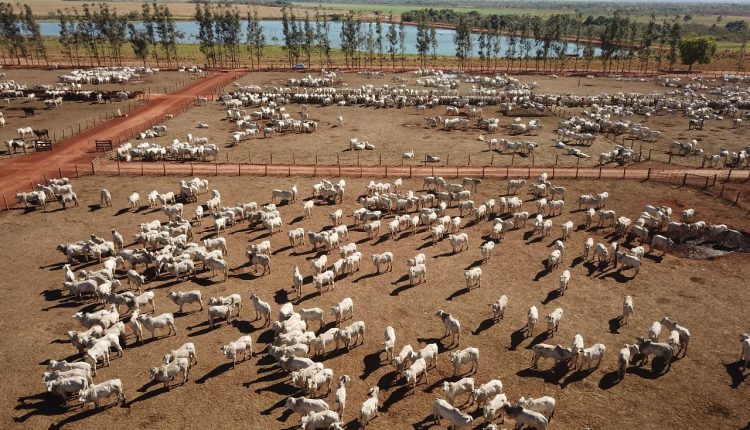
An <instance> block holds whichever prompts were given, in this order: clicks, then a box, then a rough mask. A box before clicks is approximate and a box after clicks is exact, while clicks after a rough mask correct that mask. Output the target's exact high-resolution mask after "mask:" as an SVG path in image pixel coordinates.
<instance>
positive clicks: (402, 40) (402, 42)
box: [398, 21, 406, 69]
mask: <svg viewBox="0 0 750 430" xmlns="http://www.w3.org/2000/svg"><path fill="white" fill-rule="evenodd" d="M398 50H399V53H400V58H401V68H402V69H403V68H404V60H405V59H406V27H405V26H404V22H403V21H401V22H399V23H398Z"/></svg>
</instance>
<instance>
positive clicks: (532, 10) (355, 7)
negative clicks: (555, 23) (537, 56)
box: [294, 1, 749, 26]
mask: <svg viewBox="0 0 750 430" xmlns="http://www.w3.org/2000/svg"><path fill="white" fill-rule="evenodd" d="M294 4H295V5H298V6H300V7H309V8H314V7H318V6H320V3H315V2H307V1H299V2H294ZM628 6H633V5H628V4H623V7H628ZM322 7H323V8H324V9H331V10H335V11H341V12H342V13H345V12H347V11H350V10H351V11H355V12H360V13H373V12H376V11H377V12H381V13H384V14H389V13H393V14H394V15H400V14H401V13H403V12H406V11H409V10H414V9H422V8H424V7H425V6H419V5H392V4H357V3H325V4H323V5H322ZM450 9H453V10H456V11H459V12H470V11H476V12H479V13H480V14H482V15H489V14H518V15H536V16H540V17H542V18H546V17H548V16H550V15H553V14H556V13H575V12H574V11H572V10H567V9H565V10H561V9H551V8H541V7H528V8H517V7H504V8H503V7H488V8H481V7H480V8H473V7H451V8H450ZM580 12H581V13H582V14H583V16H588V15H593V16H597V15H610V14H611V12H612V11H609V10H602V9H597V8H596V7H594V6H583V7H582V8H581V9H580ZM633 16H634V17H635V18H636V19H637V20H638V21H639V22H647V21H648V20H649V18H650V12H645V11H644V13H642V14H636V15H633ZM672 17H673V15H671V14H666V13H664V12H662V13H661V14H657V15H656V19H657V21H661V20H662V19H667V20H670V19H672ZM717 17H718V15H693V16H692V21H691V22H692V23H695V24H702V25H707V26H710V25H712V24H714V23H716V19H717ZM742 19H745V20H748V19H749V18H748V17H743V16H730V15H724V16H722V21H721V22H720V23H718V25H720V26H721V25H723V24H724V23H726V22H728V21H734V20H742Z"/></svg>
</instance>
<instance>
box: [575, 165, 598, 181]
mask: <svg viewBox="0 0 750 430" xmlns="http://www.w3.org/2000/svg"><path fill="white" fill-rule="evenodd" d="M577 169H578V167H577V166H576V170H577ZM601 178H602V168H601V167H599V177H598V178H597V179H601Z"/></svg>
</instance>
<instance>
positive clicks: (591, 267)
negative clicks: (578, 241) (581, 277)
mask: <svg viewBox="0 0 750 430" xmlns="http://www.w3.org/2000/svg"><path fill="white" fill-rule="evenodd" d="M583 267H585V268H586V270H588V273H587V274H586V275H587V276H588V277H591V276H592V275H593V274H594V273H596V271H597V270H599V267H601V265H600V264H597V263H595V262H594V260H589V261H586V262H584V263H583Z"/></svg>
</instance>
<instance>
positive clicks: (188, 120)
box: [149, 73, 744, 167]
mask: <svg viewBox="0 0 750 430" xmlns="http://www.w3.org/2000/svg"><path fill="white" fill-rule="evenodd" d="M290 76H294V75H292V74H289V73H249V74H247V75H245V76H244V77H243V78H242V79H240V80H239V82H240V83H241V84H243V85H244V84H257V85H270V86H280V85H283V84H285V83H286V79H287V78H288V77H290ZM392 76H393V75H390V74H389V75H386V77H385V78H384V79H374V78H365V77H361V76H358V75H356V74H353V73H347V74H345V75H344V79H343V81H344V83H345V84H347V85H348V86H349V87H358V86H360V85H365V84H375V85H381V84H389V85H394V84H392V83H391V77H392ZM408 78H409V81H408V82H407V86H410V87H414V85H415V80H416V78H415V77H414V76H413V75H408ZM519 79H520V80H521V81H522V82H525V83H528V82H532V81H536V82H537V83H538V84H539V88H538V89H537V90H536V91H537V92H538V93H554V94H564V93H571V94H575V95H589V94H601V93H607V94H616V93H618V92H635V91H637V92H641V93H650V92H666V91H667V90H670V89H668V88H665V87H663V86H659V85H657V84H656V83H655V82H654V81H647V82H640V81H621V80H616V79H614V78H597V79H586V78H573V77H561V78H559V79H553V78H550V77H547V76H520V77H519ZM469 85H470V84H466V83H462V84H461V87H460V89H459V91H460V92H461V94H466V92H467V91H468V88H469ZM226 89H227V90H228V91H232V90H233V88H232V87H231V86H229V87H227V88H226ZM246 110H247V112H250V111H252V110H253V109H252V108H248V109H246ZM287 110H288V111H289V112H290V113H292V116H293V117H296V118H299V111H300V106H299V105H294V104H293V105H290V106H287ZM580 112H581V110H580V109H562V110H561V109H555V110H554V112H553V111H552V110H549V111H548V112H547V113H546V114H545V115H543V116H524V117H523V118H522V120H523V122H528V121H529V120H531V119H534V118H536V119H538V120H539V121H540V122H541V123H542V124H543V125H544V128H543V130H541V131H540V132H539V133H538V134H537V135H533V136H510V135H509V134H507V132H506V131H505V129H504V127H503V128H502V129H501V130H500V131H499V132H498V133H496V134H495V135H493V136H487V138H488V139H489V138H498V139H499V138H506V139H509V140H514V141H515V140H523V141H526V142H533V143H535V144H537V145H538V147H537V149H536V150H535V153H534V156H533V157H527V156H526V154H525V153H521V152H519V153H517V154H515V155H513V154H510V153H508V152H506V153H499V152H497V151H492V150H490V149H489V148H488V146H487V144H486V143H484V142H481V141H479V140H478V136H479V135H480V134H482V133H483V131H482V130H479V129H477V128H475V127H474V125H475V122H474V121H473V120H472V127H470V128H469V130H466V131H461V130H453V131H445V130H439V129H431V128H428V127H427V126H426V124H425V120H424V117H425V116H437V115H442V116H445V106H439V107H436V108H434V109H429V110H428V111H427V112H426V113H425V114H424V115H422V114H417V113H416V112H415V111H414V110H413V109H411V108H405V109H377V110H376V109H375V108H367V107H360V106H356V107H352V106H330V107H320V106H317V105H313V106H311V107H310V118H311V119H313V120H315V121H317V122H318V131H317V132H315V133H312V134H294V133H288V134H279V135H276V136H274V137H271V138H269V139H263V138H258V139H255V140H246V141H243V142H240V143H239V144H238V145H236V146H230V145H229V144H230V142H231V139H232V138H231V133H232V132H233V131H235V125H234V123H232V122H229V121H227V119H226V110H225V109H223V108H222V107H220V106H217V105H216V104H209V105H207V106H205V107H200V108H193V109H191V110H189V111H188V112H186V113H185V114H183V115H180V116H178V117H175V118H174V119H172V120H169V121H167V122H166V125H167V126H168V127H169V129H170V132H169V133H168V134H167V135H165V136H163V137H161V138H157V139H152V140H149V141H150V142H154V143H158V144H161V145H169V144H170V142H171V141H172V140H173V139H175V138H178V139H181V140H184V139H186V135H187V133H192V134H193V136H205V137H208V138H209V142H211V143H215V144H218V145H220V146H222V147H223V148H222V153H221V154H220V155H219V158H218V160H219V161H222V162H233V163H237V162H253V163H281V164H293V163H296V164H314V163H315V162H316V160H317V163H319V164H336V163H341V164H348V165H352V164H362V165H378V164H388V165H398V164H401V163H402V162H404V163H407V164H408V163H412V164H415V165H416V164H420V163H422V162H423V160H424V159H425V155H426V154H427V153H429V154H431V155H433V156H438V157H440V158H441V161H440V163H438V165H466V164H472V165H490V164H492V165H501V166H505V165H511V164H512V165H517V166H530V165H536V166H540V165H544V166H551V165H555V164H556V163H557V165H559V166H575V165H580V166H594V165H598V163H599V154H601V153H602V152H608V151H610V150H612V149H613V148H614V144H615V143H617V144H622V143H623V139H622V138H623V136H619V137H617V138H614V137H613V136H612V135H610V136H608V137H607V136H604V135H597V136H596V141H595V142H594V144H593V145H591V146H590V147H585V146H579V147H578V148H579V149H581V150H582V151H583V152H585V153H586V154H588V155H589V156H590V157H591V158H588V159H580V160H579V159H578V158H576V157H574V156H572V155H567V154H566V153H565V151H563V150H560V149H556V148H555V147H554V146H553V143H554V142H555V140H556V138H557V135H556V133H555V132H554V129H556V128H557V125H558V123H559V121H560V120H561V116H564V117H569V116H571V115H575V114H580ZM483 114H484V116H485V117H489V116H496V117H500V118H501V124H502V125H503V126H504V125H507V124H509V123H510V122H511V121H512V118H514V116H515V115H513V114H511V115H510V116H509V117H504V116H503V115H502V114H500V113H497V112H496V111H495V108H494V107H492V106H489V107H485V108H484V112H483ZM338 116H342V117H343V119H344V124H343V126H342V127H338V126H337V117H338ZM375 118H377V120H374V119H375ZM625 119H627V120H630V121H633V122H642V123H643V124H644V125H646V126H648V127H650V128H651V129H653V130H660V131H663V135H662V137H661V139H660V140H659V141H657V142H640V141H630V140H627V141H626V142H625V143H626V145H627V146H632V147H633V148H634V149H636V150H637V151H640V152H642V154H643V157H644V159H646V158H647V157H648V156H650V157H651V161H652V162H658V163H666V162H668V161H669V159H670V157H669V155H668V154H667V153H666V152H667V151H668V150H669V145H670V142H671V141H672V140H681V141H683V142H684V141H687V140H690V139H697V140H699V141H700V147H702V148H703V149H704V150H705V153H706V154H715V153H718V152H719V150H720V149H721V148H722V147H726V148H728V149H729V150H734V151H737V150H739V149H741V148H743V147H744V140H743V139H742V136H744V134H743V133H744V131H743V130H744V129H743V128H741V127H740V128H737V129H733V128H732V125H731V119H725V120H723V121H707V122H706V125H705V127H704V129H703V130H702V131H695V130H693V131H688V130H687V122H688V121H687V118H685V117H683V116H672V115H664V116H658V115H657V116H653V117H652V118H649V119H645V118H644V117H641V116H637V117H636V116H633V117H628V118H625ZM199 122H203V123H207V124H209V128H208V129H197V128H196V127H197V125H198V123H199ZM354 137H357V138H359V139H361V140H367V141H369V142H370V143H372V144H374V145H375V150H372V151H367V150H364V151H352V150H350V149H349V139H351V138H354ZM410 151H414V153H415V156H414V158H413V159H412V160H403V158H402V154H404V153H406V152H410ZM672 163H673V164H676V165H686V166H691V167H696V166H701V163H702V159H701V158H700V157H695V156H694V157H680V156H675V157H673V158H672Z"/></svg>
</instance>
